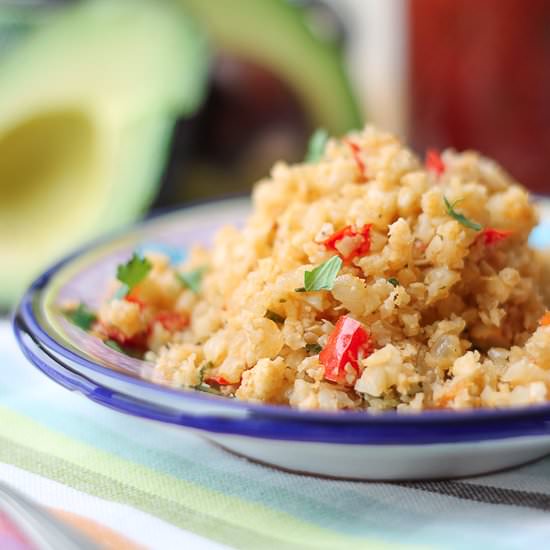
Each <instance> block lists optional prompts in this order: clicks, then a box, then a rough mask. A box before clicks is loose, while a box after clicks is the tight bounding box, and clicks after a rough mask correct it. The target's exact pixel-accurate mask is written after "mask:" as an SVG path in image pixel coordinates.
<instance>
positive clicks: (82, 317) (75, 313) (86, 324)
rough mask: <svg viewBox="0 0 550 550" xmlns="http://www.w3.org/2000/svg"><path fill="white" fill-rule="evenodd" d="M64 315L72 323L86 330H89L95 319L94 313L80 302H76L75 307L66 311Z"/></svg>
mask: <svg viewBox="0 0 550 550" xmlns="http://www.w3.org/2000/svg"><path fill="white" fill-rule="evenodd" d="M66 315H67V317H68V318H69V320H70V321H71V322H72V323H74V324H75V325H76V326H77V327H80V328H81V329H82V330H86V331H88V330H90V329H91V328H92V325H93V324H94V323H95V322H96V320H97V316H96V314H95V313H94V312H93V311H90V310H89V309H88V307H87V306H86V305H85V304H83V303H82V302H80V303H79V304H78V307H77V308H76V309H74V310H71V311H67V312H66Z"/></svg>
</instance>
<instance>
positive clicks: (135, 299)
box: [124, 292, 147, 310]
mask: <svg viewBox="0 0 550 550" xmlns="http://www.w3.org/2000/svg"><path fill="white" fill-rule="evenodd" d="M124 300H126V301H127V302H131V303H133V304H137V305H138V306H139V309H140V310H143V309H145V307H146V305H147V304H146V303H145V302H144V301H143V300H141V299H140V298H138V297H137V295H136V294H132V292H130V294H127V295H126V296H124Z"/></svg>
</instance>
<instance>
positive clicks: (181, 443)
mask: <svg viewBox="0 0 550 550" xmlns="http://www.w3.org/2000/svg"><path fill="white" fill-rule="evenodd" d="M174 429H175V428H172V427H166V426H162V425H159V424H155V423H152V422H146V421H143V420H139V419H136V418H132V417H128V416H124V415H121V414H119V413H116V412H113V411H110V410H108V409H105V408H102V407H99V406H98V405H95V404H94V403H92V402H89V401H88V400H86V399H84V398H82V397H81V396H79V395H76V394H72V393H70V392H68V391H66V390H64V389H63V388H61V387H58V386H57V385H55V384H54V383H53V382H51V381H49V380H48V379H47V378H46V377H44V376H43V375H42V374H40V373H39V372H37V371H35V370H34V368H33V367H32V366H31V365H30V364H29V363H28V362H27V361H26V360H25V359H24V358H23V357H22V355H21V353H20V352H19V350H18V349H17V346H16V344H15V341H14V339H13V337H12V335H11V331H10V329H9V326H8V324H7V322H2V323H0V463H1V464H0V479H3V480H5V481H6V482H8V483H11V484H12V485H13V486H14V487H16V488H19V489H20V490H22V491H24V492H25V493H26V494H27V495H28V496H30V497H32V498H35V499H36V500H37V501H39V502H42V503H44V504H46V505H49V506H53V507H55V508H58V509H62V510H65V511H70V512H72V513H75V514H77V515H80V516H84V517H86V518H88V519H90V520H93V522H96V523H97V524H98V525H100V524H102V525H104V526H105V527H109V528H112V529H115V530H117V531H118V532H119V534H121V535H123V536H125V537H127V538H128V539H129V540H131V541H132V542H133V543H136V544H138V545H143V546H146V547H152V548H155V547H157V548H168V547H181V548H183V547H187V548H220V547H223V546H228V547H234V548H251V549H252V548H254V549H256V548H277V549H279V548H281V549H287V548H288V549H302V548H303V549H307V548H311V549H331V550H332V549H339V548H342V549H346V550H347V549H356V548H357V549H360V548H365V549H377V548H388V549H392V548H468V549H475V548H483V549H484V550H485V549H487V548H502V549H507V548H510V549H512V548H530V549H535V548H548V547H549V544H550V543H549V542H548V541H550V514H549V512H550V459H546V460H543V461H540V462H537V463H534V464H531V465H528V466H525V467H523V468H521V469H518V470H514V471H510V472H505V473H501V474H497V475H492V476H485V477H480V478H476V479H470V480H463V481H455V482H423V483H361V482H350V481H335V480H326V479H318V478H314V477H308V476H303V475H293V474H289V473H285V472H281V471H278V470H275V469H271V468H268V467H264V466H260V465H257V464H253V463H250V462H248V461H246V460H244V459H241V458H237V457H234V456H232V455H230V454H228V453H226V452H225V451H223V450H221V449H219V448H217V447H214V446H212V445H210V444H209V443H207V442H206V441H204V440H203V439H201V438H199V437H196V436H194V435H192V434H188V435H184V436H183V437H182V436H179V437H177V438H174V437H173V434H174V431H173V430H174Z"/></svg>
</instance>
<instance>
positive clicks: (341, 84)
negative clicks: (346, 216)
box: [179, 0, 363, 135]
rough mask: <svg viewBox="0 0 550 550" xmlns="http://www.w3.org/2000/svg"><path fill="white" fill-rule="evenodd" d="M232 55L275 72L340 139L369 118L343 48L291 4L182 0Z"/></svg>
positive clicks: (270, 0) (314, 121)
mask: <svg viewBox="0 0 550 550" xmlns="http://www.w3.org/2000/svg"><path fill="white" fill-rule="evenodd" d="M179 1H180V2H181V3H182V4H183V5H184V6H185V7H186V8H187V9H188V10H189V12H190V13H192V14H194V15H195V16H196V18H197V19H198V21H200V22H201V23H202V24H203V25H204V26H205V28H206V30H207V31H208V32H209V35H210V37H211V40H212V42H213V46H214V47H215V48H217V49H220V50H222V51H223V52H224V53H226V54H230V55H234V56H235V57H240V58H243V59H247V60H249V61H252V62H255V63H257V64H259V65H260V66H263V67H266V68H269V69H271V71H272V72H273V73H274V74H276V75H279V76H280V77H281V79H283V80H284V81H286V82H287V83H288V84H289V85H290V88H291V89H293V90H294V91H295V93H296V94H297V96H298V98H299V99H300V100H301V103H302V105H303V107H304V109H305V110H306V111H307V113H308V114H309V116H310V119H311V121H312V124H313V125H314V126H322V127H324V128H326V129H327V130H328V131H329V132H330V133H331V134H335V135H339V134H342V133H345V132H347V131H348V130H351V129H354V128H360V127H361V126H362V124H363V118H362V115H361V113H360V110H359V107H358V105H357V102H356V99H355V97H354V95H353V92H352V88H351V85H350V81H349V79H348V76H347V74H346V72H345V68H344V66H345V64H344V60H343V56H342V51H341V49H340V48H339V46H338V45H337V44H333V43H330V42H328V41H326V40H324V39H323V38H321V37H318V36H316V34H315V33H314V32H313V31H312V29H311V28H310V26H308V22H307V18H306V15H305V11H304V9H302V8H300V7H299V6H296V5H293V4H291V3H290V2H289V1H288V0H221V1H216V0H179Z"/></svg>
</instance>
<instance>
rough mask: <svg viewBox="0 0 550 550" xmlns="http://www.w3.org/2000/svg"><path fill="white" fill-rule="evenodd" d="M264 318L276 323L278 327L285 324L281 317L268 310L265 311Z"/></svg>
mask: <svg viewBox="0 0 550 550" xmlns="http://www.w3.org/2000/svg"><path fill="white" fill-rule="evenodd" d="M264 317H265V318H266V319H269V320H270V321H273V322H274V323H278V324H279V325H282V324H283V323H284V322H285V318H284V317H283V316H282V315H279V314H278V313H275V312H274V311H271V310H270V309H268V310H266V312H265V315H264Z"/></svg>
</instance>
